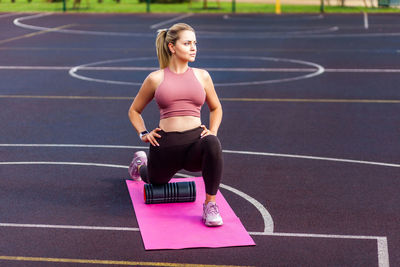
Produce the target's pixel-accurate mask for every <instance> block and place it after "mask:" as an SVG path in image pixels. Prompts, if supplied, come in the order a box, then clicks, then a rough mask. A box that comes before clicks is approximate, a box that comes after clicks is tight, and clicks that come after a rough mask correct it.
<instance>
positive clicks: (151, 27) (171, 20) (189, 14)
mask: <svg viewBox="0 0 400 267" xmlns="http://www.w3.org/2000/svg"><path fill="white" fill-rule="evenodd" d="M191 16H193V13H188V14H184V15H181V16H179V17H176V18H173V19H169V20H166V21H162V22H160V23H157V24H153V25H151V26H150V29H155V28H158V27H160V26H162V25H165V24H168V23H171V22H175V21H178V20H181V19H184V18H187V17H191Z"/></svg>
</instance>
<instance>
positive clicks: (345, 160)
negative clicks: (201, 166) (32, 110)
mask: <svg viewBox="0 0 400 267" xmlns="http://www.w3.org/2000/svg"><path fill="white" fill-rule="evenodd" d="M0 147H71V148H117V149H120V148H124V149H148V147H147V146H121V145H87V144H0ZM222 152H224V153H228V154H242V155H252V156H267V157H282V158H297V159H309V160H322V161H333V162H345V163H355V164H366V165H376V166H382V167H393V168H400V164H397V163H385V162H376V161H364V160H354V159H341V158H329V157H316V156H308V155H296V154H279V153H268V152H257V151H241V150H226V149H223V150H222ZM0 164H1V162H0Z"/></svg>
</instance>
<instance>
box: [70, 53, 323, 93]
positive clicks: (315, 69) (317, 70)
mask: <svg viewBox="0 0 400 267" xmlns="http://www.w3.org/2000/svg"><path fill="white" fill-rule="evenodd" d="M215 58H218V59H229V60H231V59H237V60H261V61H272V62H285V63H291V64H299V65H306V66H307V67H313V68H312V69H304V68H301V69H296V71H298V72H303V71H309V72H310V73H308V74H305V75H299V76H294V77H289V78H282V79H271V80H262V81H250V82H234V83H214V85H215V86H218V87H223V86H244V85H261V84H272V83H282V82H291V81H298V80H303V79H309V78H313V77H315V76H318V75H321V74H323V73H324V72H325V68H324V67H323V66H321V65H319V64H317V63H313V62H309V61H304V60H298V59H288V58H276V57H253V56H202V59H215ZM140 60H154V61H156V57H138V58H122V59H110V60H103V61H97V62H92V63H87V64H82V65H79V66H75V67H73V68H71V69H70V70H69V71H68V73H69V75H71V76H72V77H74V78H77V79H80V80H84V81H89V82H100V83H107V84H118V85H129V86H131V85H142V82H123V81H115V80H105V79H96V78H90V77H88V76H84V75H80V74H78V73H77V72H78V71H79V70H80V69H88V68H90V67H93V66H98V65H101V64H110V63H120V62H129V61H140ZM141 69H145V70H150V69H153V67H146V68H142V67H141ZM154 69H157V68H156V67H154ZM213 70H217V71H224V70H227V71H230V70H231V68H228V69H225V68H213ZM236 70H237V71H243V72H249V71H253V70H254V69H253V68H240V69H236ZM259 70H264V71H265V70H266V69H259ZM281 70H282V71H285V70H287V69H278V71H281ZM256 71H257V69H256Z"/></svg>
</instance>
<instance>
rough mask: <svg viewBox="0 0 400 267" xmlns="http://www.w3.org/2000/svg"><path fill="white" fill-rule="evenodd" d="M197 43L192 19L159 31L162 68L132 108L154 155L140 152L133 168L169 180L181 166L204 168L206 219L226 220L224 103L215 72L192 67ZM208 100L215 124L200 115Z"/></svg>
mask: <svg viewBox="0 0 400 267" xmlns="http://www.w3.org/2000/svg"><path fill="white" fill-rule="evenodd" d="M196 44H197V43H196V34H195V31H194V30H193V28H192V27H191V26H189V25H187V24H184V23H177V24H175V25H173V26H172V27H171V28H169V29H163V30H159V31H158V35H157V40H156V48H157V57H158V60H159V63H160V69H159V70H157V71H154V72H152V73H150V74H149V75H148V76H147V78H146V79H145V80H144V82H143V84H142V87H141V88H140V90H139V92H138V94H137V95H136V97H135V99H134V101H133V103H132V105H131V107H130V109H129V118H130V120H131V122H132V125H133V126H134V127H135V129H136V131H137V132H138V134H139V136H140V138H141V140H142V141H143V142H146V143H150V151H149V157H148V159H147V155H146V153H145V152H144V151H138V152H136V153H135V155H134V158H133V161H132V163H131V165H130V167H129V173H130V175H131V177H132V179H134V180H143V181H145V182H146V183H151V184H166V183H168V182H169V181H170V180H171V178H172V177H173V176H174V175H175V174H176V173H177V172H178V171H179V170H182V169H185V170H188V171H201V172H202V176H203V179H204V184H205V188H206V199H205V202H204V205H203V222H204V223H205V225H207V226H220V225H222V224H223V221H222V218H221V216H220V214H219V211H218V206H217V204H216V202H215V196H216V193H217V191H218V188H219V185H220V182H221V176H222V167H223V159H222V149H221V144H220V142H219V140H218V138H217V133H218V128H219V126H220V124H221V120H222V107H221V103H220V101H219V99H218V96H217V94H216V92H215V88H214V84H213V82H212V79H211V77H210V75H209V73H208V72H207V71H205V70H202V69H197V68H191V67H189V62H194V61H195V58H196V52H197V47H196ZM153 98H154V99H155V100H156V102H157V104H158V107H159V109H160V122H159V127H157V128H155V129H153V130H151V131H150V132H149V131H147V129H146V126H145V123H144V121H143V118H142V116H141V113H142V111H143V110H144V108H145V107H146V105H147V104H148V103H149V102H150V101H151V100H152V99H153ZM204 102H207V105H208V107H209V109H210V119H209V128H207V127H206V126H205V125H203V124H202V123H201V118H200V110H201V107H202V105H203V104H204Z"/></svg>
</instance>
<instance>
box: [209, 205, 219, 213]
mask: <svg viewBox="0 0 400 267" xmlns="http://www.w3.org/2000/svg"><path fill="white" fill-rule="evenodd" d="M208 213H211V214H215V215H217V214H219V211H218V206H217V205H216V204H212V205H210V206H209V207H208Z"/></svg>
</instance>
